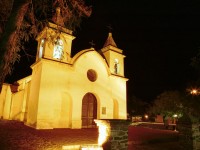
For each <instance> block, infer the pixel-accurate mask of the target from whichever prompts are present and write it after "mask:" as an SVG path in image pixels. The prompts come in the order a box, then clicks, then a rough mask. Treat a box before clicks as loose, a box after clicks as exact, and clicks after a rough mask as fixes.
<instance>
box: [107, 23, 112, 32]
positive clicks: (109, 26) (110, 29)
mask: <svg viewBox="0 0 200 150" xmlns="http://www.w3.org/2000/svg"><path fill="white" fill-rule="evenodd" d="M107 28H108V30H109V32H111V31H112V30H113V28H112V26H111V24H109V25H108V26H107Z"/></svg>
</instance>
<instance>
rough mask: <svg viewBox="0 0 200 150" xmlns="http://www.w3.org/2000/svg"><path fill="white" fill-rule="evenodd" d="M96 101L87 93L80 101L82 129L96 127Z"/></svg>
mask: <svg viewBox="0 0 200 150" xmlns="http://www.w3.org/2000/svg"><path fill="white" fill-rule="evenodd" d="M94 119H97V100H96V97H95V96H94V95H93V94H92V93H87V94H86V95H85V96H84V97H83V101H82V128H93V127H96V123H95V122H94Z"/></svg>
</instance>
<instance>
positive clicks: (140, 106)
mask: <svg viewBox="0 0 200 150" xmlns="http://www.w3.org/2000/svg"><path fill="white" fill-rule="evenodd" d="M147 108H148V103H147V102H145V101H143V100H141V99H139V98H137V97H135V96H132V97H131V98H130V99H129V100H128V113H129V115H131V116H138V115H140V116H143V115H144V114H145V113H146V111H147Z"/></svg>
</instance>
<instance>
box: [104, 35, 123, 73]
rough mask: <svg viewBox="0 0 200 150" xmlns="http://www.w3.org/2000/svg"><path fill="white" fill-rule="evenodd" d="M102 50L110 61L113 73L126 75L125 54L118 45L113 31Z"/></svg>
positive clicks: (108, 61) (109, 64)
mask: <svg viewBox="0 0 200 150" xmlns="http://www.w3.org/2000/svg"><path fill="white" fill-rule="evenodd" d="M101 52H102V53H103V55H104V57H105V59H106V61H107V63H108V66H109V68H110V72H111V74H113V75H118V76H122V77H124V58H125V55H123V53H122V52H123V51H122V50H121V49H119V48H118V47H117V45H116V43H115V41H114V39H113V37H112V33H111V32H110V33H109V34H108V37H107V40H106V42H105V44H104V46H103V48H102V49H101Z"/></svg>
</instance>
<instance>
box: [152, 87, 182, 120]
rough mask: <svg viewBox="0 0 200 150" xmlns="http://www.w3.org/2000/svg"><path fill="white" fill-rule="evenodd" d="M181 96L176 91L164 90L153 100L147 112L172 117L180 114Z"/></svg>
mask: <svg viewBox="0 0 200 150" xmlns="http://www.w3.org/2000/svg"><path fill="white" fill-rule="evenodd" d="M182 101H183V97H182V95H181V94H180V92H178V91H165V92H163V93H161V94H160V95H159V96H157V98H156V99H155V100H154V101H153V104H152V106H151V107H150V109H149V113H151V114H154V115H158V114H160V115H163V116H165V117H173V115H175V114H177V115H181V114H182V111H183V103H182Z"/></svg>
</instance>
